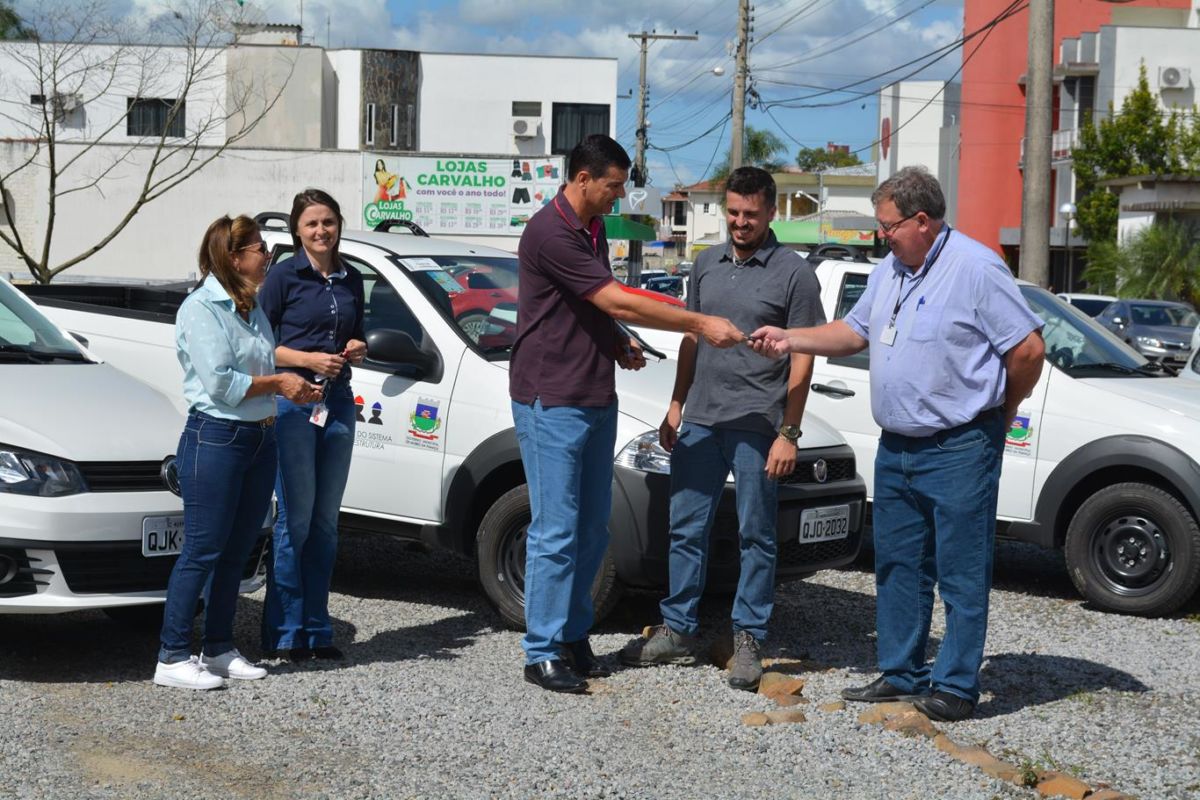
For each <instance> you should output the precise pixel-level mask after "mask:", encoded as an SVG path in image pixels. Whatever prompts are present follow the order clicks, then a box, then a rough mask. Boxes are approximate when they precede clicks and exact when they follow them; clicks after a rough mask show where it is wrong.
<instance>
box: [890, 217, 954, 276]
mask: <svg viewBox="0 0 1200 800" xmlns="http://www.w3.org/2000/svg"><path fill="white" fill-rule="evenodd" d="M949 235H950V226H949V225H947V224H946V223H945V221H943V222H942V229H941V230H940V231H938V235H937V236H935V237H933V244H931V245H930V246H929V252H928V253H926V254H925V260H924V261H922V262H921V266H919V267H917V268H916V269H912V268H910V267H909V266H908V265H907V264H904V263H903V262H901V261H900V259H898V258H896V254H895V253H888V256H889V257H890V258H891V259H892V269H893V270H894V271H895V272H896V274H897V275H900V276H901V277H907V278H919V277H921V275H922V273H924V272H925V270H926V269H928V267H929V266H930V264H931V262H933V261H936V260H938V259H939V258H941V257H942V250H943V249H945V247H946V237H948V236H949Z"/></svg>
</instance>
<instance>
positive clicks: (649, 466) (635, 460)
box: [613, 431, 671, 475]
mask: <svg viewBox="0 0 1200 800" xmlns="http://www.w3.org/2000/svg"><path fill="white" fill-rule="evenodd" d="M613 463H614V464H616V465H618V466H621V467H626V468H628V469H636V470H641V471H642V472H657V473H660V474H662V475H670V474H671V454H670V453H668V452H667V451H666V450H664V449H663V448H662V445H660V444H659V443H658V431H646V432H645V433H643V434H642V435H641V436H638V437H637V438H635V439H634V440H633V441H631V442H630V443H629V444H627V445H625V446H624V447H623V448H621V452H620V453H617V457H616V458H615V459H614V460H613Z"/></svg>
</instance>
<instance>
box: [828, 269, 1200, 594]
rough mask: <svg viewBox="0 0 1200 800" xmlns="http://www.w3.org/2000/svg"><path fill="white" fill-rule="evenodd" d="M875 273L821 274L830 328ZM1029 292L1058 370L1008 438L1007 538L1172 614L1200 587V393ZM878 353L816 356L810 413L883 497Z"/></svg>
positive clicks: (1051, 299) (1084, 579)
mask: <svg viewBox="0 0 1200 800" xmlns="http://www.w3.org/2000/svg"><path fill="white" fill-rule="evenodd" d="M872 266H873V265H872V264H864V263H858V262H847V261H835V260H829V261H823V262H821V263H820V264H819V265H818V266H817V277H818V278H819V279H820V281H821V286H822V302H823V304H824V307H825V314H826V316H827V317H828V318H829V319H837V318H841V317H843V316H845V314H846V313H848V312H849V310H850V309H851V308H852V307H853V306H854V303H855V302H856V301H857V300H858V298H859V296H860V295H861V294H862V292H863V289H864V288H866V285H867V276H868V274H869V273H870V270H871V268H872ZM1019 284H1020V290H1021V294H1022V295H1023V296H1024V298H1025V300H1026V301H1027V302H1028V303H1029V306H1030V308H1032V309H1033V311H1034V312H1035V313H1036V314H1037V315H1038V316H1039V317H1041V318H1042V319H1043V320H1044V321H1045V323H1046V326H1045V328H1044V329H1043V331H1042V334H1043V336H1044V337H1045V340H1046V360H1047V362H1048V363H1047V365H1046V368H1045V369H1044V370H1043V371H1042V377H1041V379H1040V380H1039V381H1038V383H1037V385H1036V386H1035V387H1034V389H1033V392H1032V394H1031V395H1030V396H1029V398H1027V399H1026V400H1025V401H1024V402H1023V403H1022V404H1021V407H1020V411H1019V412H1018V416H1017V421H1016V423H1014V425H1013V427H1012V429H1011V430H1010V431H1009V433H1008V439H1007V442H1006V444H1005V454H1004V466H1003V471H1002V473H1001V479H1000V503H999V509H998V514H999V521H1000V526H999V529H998V533H999V535H1000V536H1002V537H1006V538H1010V539H1016V540H1020V541H1026V542H1033V543H1036V544H1039V545H1042V546H1044V547H1061V548H1063V550H1064V552H1065V556H1066V562H1067V569H1068V571H1069V572H1070V575H1071V580H1072V581H1073V582H1074V583H1075V586H1076V588H1077V589H1078V590H1079V592H1080V593H1081V594H1082V595H1083V596H1084V597H1086V598H1087V599H1088V600H1089V601H1090V602H1091V603H1092V604H1094V605H1095V606H1097V607H1098V608H1102V609H1106V610H1111V611H1120V612H1125V613H1130V614H1144V615H1161V614H1169V613H1170V612H1172V611H1174V610H1175V609H1177V608H1178V607H1179V606H1181V605H1183V604H1184V603H1185V602H1187V600H1188V599H1189V598H1190V597H1191V596H1192V594H1193V593H1194V592H1195V591H1196V587H1197V586H1198V585H1200V527H1198V526H1197V518H1198V517H1200V383H1193V382H1190V381H1187V380H1185V379H1182V378H1176V377H1171V375H1170V373H1169V372H1166V371H1164V370H1162V369H1161V368H1160V367H1158V365H1155V364H1151V363H1149V362H1148V361H1147V360H1146V359H1145V358H1144V357H1143V356H1141V355H1139V354H1138V353H1137V352H1136V351H1134V350H1133V349H1132V348H1130V347H1128V346H1127V345H1125V344H1124V343H1123V342H1121V341H1120V340H1119V339H1118V338H1117V337H1115V336H1113V335H1112V334H1110V333H1109V332H1108V331H1106V330H1105V329H1104V328H1102V327H1101V326H1099V325H1097V324H1096V323H1095V322H1093V321H1092V320H1091V318H1089V317H1088V316H1087V315H1086V314H1084V313H1082V312H1080V311H1079V310H1078V309H1075V308H1073V307H1072V306H1070V305H1069V304H1067V303H1065V302H1063V301H1062V300H1061V299H1059V298H1058V297H1055V296H1054V295H1052V294H1051V293H1050V292H1047V291H1045V290H1044V289H1040V288H1038V287H1037V286H1034V285H1032V284H1029V283H1026V282H1023V281H1021V282H1019ZM869 357H870V356H869V353H868V352H867V351H864V352H862V353H859V354H858V355H855V356H851V357H848V358H817V359H816V365H815V367H814V372H813V387H812V390H813V395H812V396H811V398H810V399H809V405H808V407H809V409H810V410H812V411H813V412H815V413H817V414H819V415H820V416H821V418H822V419H826V420H828V421H829V422H831V423H832V424H833V426H834V427H835V428H837V429H838V430H839V431H841V433H842V435H843V436H845V437H846V439H847V440H848V441H849V442H850V446H851V447H853V448H854V452H855V455H856V456H857V457H858V462H859V468H860V470H861V471H862V473H863V476H864V477H865V478H866V481H867V492H868V494H872V493H873V492H872V487H873V484H874V470H873V469H872V465H873V464H874V459H875V448H876V444H877V442H878V437H879V428H878V426H876V425H875V422H874V419H873V418H872V416H871V395H870V383H869V380H868V376H867V365H868V361H869Z"/></svg>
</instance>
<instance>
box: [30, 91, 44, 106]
mask: <svg viewBox="0 0 1200 800" xmlns="http://www.w3.org/2000/svg"><path fill="white" fill-rule="evenodd" d="M29 105H31V106H44V105H46V95H44V94H31V95H29Z"/></svg>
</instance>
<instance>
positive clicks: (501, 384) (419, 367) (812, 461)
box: [9, 227, 866, 627]
mask: <svg viewBox="0 0 1200 800" xmlns="http://www.w3.org/2000/svg"><path fill="white" fill-rule="evenodd" d="M263 239H264V241H265V242H266V243H267V246H268V247H269V248H270V251H271V260H272V263H277V262H278V261H280V260H281V259H284V258H287V257H288V256H290V255H291V254H292V252H293V245H292V239H291V236H290V235H288V233H287V232H286V231H284V230H279V229H277V228H273V227H268V228H264V230H263ZM340 249H341V253H342V256H343V257H344V258H345V259H346V260H347V261H348V262H349V263H351V264H352V265H353V266H355V267H356V268H357V269H358V270H359V271H360V272H361V273H362V275H363V281H364V286H365V295H366V308H365V314H364V317H365V328H366V332H367V343H368V359H367V361H366V362H364V363H363V364H362V365H361V366H357V367H354V370H353V386H354V389H355V391H356V393H357V396H356V402H357V403H358V404H359V405H360V411H361V414H360V421H359V424H358V428H357V431H356V434H355V444H354V454H353V457H352V461H351V467H350V478H349V482H348V485H347V488H346V494H345V497H344V500H343V508H342V518H341V519H342V527H343V528H344V529H350V530H359V531H367V532H372V533H383V534H388V535H394V536H400V537H403V538H410V539H414V540H419V541H421V542H424V543H426V544H429V545H432V546H437V547H443V548H446V549H449V550H452V551H455V552H458V553H461V554H463V555H467V556H471V557H473V558H475V560H476V563H477V565H478V576H479V581H480V583H481V584H482V586H483V589H484V592H485V594H486V595H487V597H488V599H489V600H490V601H491V602H492V604H493V605H494V606H495V607H496V609H497V610H498V611H499V613H500V616H501V618H502V619H503V620H504V621H505V622H506V623H508V624H510V625H513V626H515V627H520V626H522V625H523V624H524V607H523V603H524V591H523V588H524V574H525V530H526V527H527V526H528V524H529V518H530V506H529V495H528V490H527V489H526V486H525V479H524V473H523V470H522V467H521V459H520V451H519V449H518V446H517V439H516V434H515V432H514V430H513V424H512V412H511V405H510V401H509V396H508V359H509V352H510V350H511V347H512V344H513V341H514V337H515V325H514V322H515V319H516V317H515V306H514V305H513V304H510V303H498V304H497V305H496V306H495V307H494V308H493V310H492V312H491V313H490V314H489V316H488V319H487V320H486V322H485V324H484V325H482V326H481V330H480V332H479V335H478V336H476V335H475V333H474V332H473V331H469V330H467V329H465V328H464V325H463V321H462V318H461V317H460V316H459V315H458V314H456V313H455V308H454V299H453V295H455V294H456V293H457V292H459V291H460V290H461V289H462V284H461V282H460V280H459V279H458V277H461V276H462V275H483V274H485V275H488V276H490V277H491V278H492V280H493V281H494V282H495V283H496V285H498V286H501V287H503V288H504V289H505V290H506V291H507V290H509V289H515V288H516V280H517V259H516V257H515V256H513V255H512V254H511V253H506V252H504V251H501V250H496V249H492V248H488V247H481V246H477V245H465V244H461V243H458V242H453V241H450V240H445V239H438V238H433V237H425V236H411V235H399V234H394V233H384V232H358V231H347V232H345V234H344V236H343V238H342V241H341V247H340ZM456 276H458V277H456ZM126 288H127V287H109V288H105V287H99V286H94V285H93V286H89V285H80V284H63V285H62V286H53V285H52V286H49V287H30V293H31V294H32V295H33V296H34V297H35V298H36V299H37V300H38V302H39V303H41V304H42V305H43V307H44V309H45V310H46V312H47V313H48V314H51V315H53V316H54V318H55V319H56V320H58V321H59V323H60V324H61V325H63V326H64V327H66V328H69V329H70V330H74V331H79V332H81V333H83V334H85V335H87V336H88V337H89V338H90V339H91V340H92V344H93V347H94V348H95V349H96V350H97V351H98V352H100V353H108V354H111V355H109V356H108V357H109V358H110V359H111V360H112V361H113V362H114V363H117V364H118V365H119V366H121V367H122V368H123V369H126V370H128V371H129V372H130V373H131V374H133V375H135V376H136V377H138V378H139V379H141V380H143V381H146V382H147V383H149V384H151V385H154V386H160V387H162V388H163V390H164V391H169V392H172V393H173V395H174V396H175V397H176V398H177V402H179V403H182V399H181V398H180V397H179V395H180V387H179V385H178V384H179V379H178V366H175V367H174V368H173V369H172V370H167V369H166V368H165V366H164V365H165V362H166V358H165V355H166V354H167V353H171V354H172V355H173V352H174V339H173V330H172V323H173V322H174V309H175V308H177V307H178V304H179V303H180V302H181V301H182V299H183V297H184V296H185V293H184V292H183V291H181V290H179V289H165V290H152V289H143V290H139V293H138V294H137V297H136V299H135V298H134V297H132V296H130V295H127V294H125V295H123V294H122V292H124V290H125V289H126ZM629 290H630V291H635V292H645V290H642V289H632V288H631V289H629ZM647 294H654V296H656V297H657V298H661V299H662V300H663V301H664V302H670V303H673V304H678V303H679V302H680V301H679V300H677V299H675V298H672V297H668V296H666V295H661V294H657V293H647ZM96 298H106V299H107V300H108V301H110V302H109V305H107V306H106V305H98V304H97V303H96V302H95V300H96ZM122 298H126V299H127V302H122ZM617 375H618V378H617V389H618V393H619V395H620V398H621V413H620V416H619V421H618V436H617V446H616V451H615V452H614V454H613V459H614V473H615V474H614V486H613V489H614V491H613V507H612V521H611V532H612V544H611V546H610V548H609V551H608V554H607V556H606V559H605V563H604V565H603V567H602V569H601V571H600V575H599V576H598V578H597V580H596V582H595V584H594V585H593V587H592V592H593V596H594V599H595V603H596V608H597V614H598V616H599V617H602V616H603V615H604V614H605V613H606V612H607V611H608V610H609V609H611V608H612V606H613V604H614V603H615V602H616V599H617V597H618V596H619V593H620V589H621V587H623V586H637V587H646V588H655V589H661V588H662V587H664V586H665V585H666V581H667V550H668V529H667V528H668V526H667V514H668V507H669V503H668V494H669V482H670V476H669V470H670V460H669V456H668V455H667V454H666V453H665V452H663V451H662V449H661V448H660V447H659V446H658V425H659V423H660V422H661V420H662V416H663V414H664V412H665V410H666V407H667V404H668V401H669V399H670V396H671V390H672V387H673V385H674V380H675V363H674V361H671V360H666V361H662V362H655V361H653V359H652V360H651V363H649V364H648V365H647V366H646V368H645V369H643V370H640V371H638V372H627V371H623V370H618V373H617ZM9 385H13V384H9ZM16 385H19V384H16ZM72 391H74V389H72ZM95 425H96V427H101V426H100V425H99V423H95ZM123 433H124V431H114V434H113V435H117V434H123ZM177 433H178V431H177V430H176V435H177ZM801 444H802V447H801V450H800V453H799V456H798V459H797V466H796V469H795V471H794V472H793V473H792V475H791V476H789V477H788V478H785V479H784V480H782V481H781V485H780V491H779V522H780V524H779V529H778V530H779V547H780V549H779V553H780V556H779V563H778V569H777V577H778V578H779V579H780V580H788V579H794V578H797V577H802V576H804V575H807V574H810V573H812V572H814V571H816V570H820V569H824V568H826V567H835V566H840V565H843V564H846V563H848V562H849V561H851V560H853V559H854V557H855V556H856V554H857V552H858V549H859V543H860V538H861V531H862V522H863V517H864V507H865V502H866V496H865V489H864V484H863V481H862V478H860V477H859V476H858V475H857V474H856V469H855V467H856V462H855V457H854V453H853V451H852V450H851V449H850V447H849V446H848V445H847V444H846V442H845V440H844V439H843V438H842V437H841V436H840V435H838V434H837V432H835V431H834V430H833V429H832V428H830V427H829V426H828V425H826V424H824V423H823V422H821V421H820V420H819V419H818V418H817V416H816V415H815V414H811V413H810V414H808V415H806V417H805V420H804V439H803V440H802V442H801ZM820 515H833V516H835V517H836V518H837V519H838V521H839V522H841V523H844V524H835V525H832V526H823V528H822V530H823V531H825V530H826V529H827V530H828V534H827V535H824V534H823V535H822V537H821V538H819V539H814V538H812V537H811V536H809V537H806V538H804V539H803V540H802V539H801V537H800V531H801V529H802V528H804V527H805V526H806V524H807V525H810V526H811V523H812V521H813V520H815V519H818V518H822V517H821V516H820ZM737 541H738V539H737V517H736V512H735V505H734V496H733V486H732V484H731V483H730V484H727V486H726V490H725V495H724V497H723V498H722V501H721V503H720V506H719V508H718V511H717V519H716V525H715V529H714V531H713V543H712V549H711V554H710V558H709V585H710V586H711V587H713V588H714V589H717V590H721V589H731V588H732V587H734V586H735V585H736V582H737V574H738V568H739V557H738V546H737Z"/></svg>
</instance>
